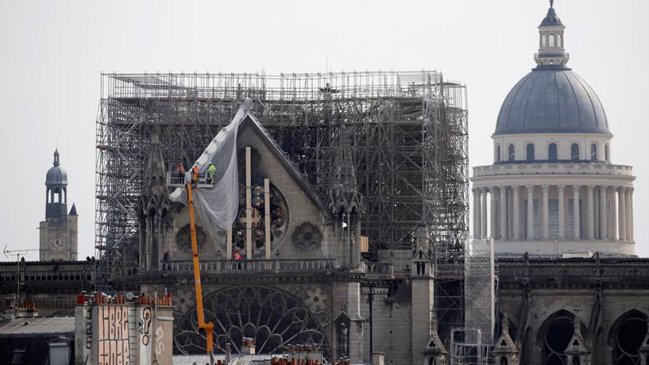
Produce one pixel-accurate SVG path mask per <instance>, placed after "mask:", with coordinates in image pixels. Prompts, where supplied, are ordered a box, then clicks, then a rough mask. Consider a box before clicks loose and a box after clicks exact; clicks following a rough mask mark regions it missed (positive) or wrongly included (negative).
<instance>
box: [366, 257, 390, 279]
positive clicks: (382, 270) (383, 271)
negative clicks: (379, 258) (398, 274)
mask: <svg viewBox="0 0 649 365" xmlns="http://www.w3.org/2000/svg"><path fill="white" fill-rule="evenodd" d="M363 268H364V269H365V273H366V274H367V276H390V277H392V276H394V264H392V263H391V262H372V261H363Z"/></svg>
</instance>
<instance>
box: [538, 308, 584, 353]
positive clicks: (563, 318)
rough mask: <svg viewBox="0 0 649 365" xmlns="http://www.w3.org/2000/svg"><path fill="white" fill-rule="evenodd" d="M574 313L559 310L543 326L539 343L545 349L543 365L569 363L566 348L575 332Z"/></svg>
mask: <svg viewBox="0 0 649 365" xmlns="http://www.w3.org/2000/svg"><path fill="white" fill-rule="evenodd" d="M574 320H575V316H574V314H572V313H570V312H567V311H559V312H557V313H555V314H553V315H552V316H550V318H548V319H547V320H546V321H545V322H544V323H543V325H542V326H541V328H540V330H539V334H538V336H539V337H538V338H537V344H538V345H539V346H540V347H541V348H542V349H543V358H542V359H543V361H542V364H543V365H554V364H568V362H567V356H566V354H565V350H566V348H567V347H568V343H569V342H570V339H571V338H572V335H573V334H574V332H575V331H574Z"/></svg>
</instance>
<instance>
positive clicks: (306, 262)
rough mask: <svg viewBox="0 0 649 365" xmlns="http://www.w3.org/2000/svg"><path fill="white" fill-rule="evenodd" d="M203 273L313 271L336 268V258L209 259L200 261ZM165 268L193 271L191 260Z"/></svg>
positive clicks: (166, 269) (177, 262) (172, 263)
mask: <svg viewBox="0 0 649 365" xmlns="http://www.w3.org/2000/svg"><path fill="white" fill-rule="evenodd" d="M199 265H200V269H201V273H237V272H241V271H252V272H256V273H263V272H267V273H285V272H313V271H328V270H333V269H334V259H277V260H241V261H234V260H209V261H201V262H200V263H199ZM163 266H164V268H163V270H165V271H171V272H191V271H192V270H194V266H193V263H192V261H191V260H186V261H170V262H169V263H167V264H166V265H163Z"/></svg>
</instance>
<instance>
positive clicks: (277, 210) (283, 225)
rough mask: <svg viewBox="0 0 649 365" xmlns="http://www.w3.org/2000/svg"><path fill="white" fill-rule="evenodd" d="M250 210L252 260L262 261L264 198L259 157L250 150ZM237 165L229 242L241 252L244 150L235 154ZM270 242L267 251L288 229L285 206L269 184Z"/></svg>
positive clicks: (244, 223)
mask: <svg viewBox="0 0 649 365" xmlns="http://www.w3.org/2000/svg"><path fill="white" fill-rule="evenodd" d="M250 154H251V156H250V165H251V166H250V172H251V187H250V190H251V208H252V242H253V243H252V256H253V258H263V257H264V255H265V251H266V227H265V213H266V197H265V192H264V178H265V177H266V176H264V175H263V173H262V172H261V169H260V163H261V160H262V156H261V154H260V152H259V151H258V150H257V149H256V148H254V147H253V148H251V153H250ZM238 162H239V167H238V168H239V211H238V214H237V220H236V221H235V222H234V225H233V229H232V232H233V235H232V240H233V243H234V246H235V247H237V248H239V249H240V250H241V252H245V251H244V249H245V246H246V220H247V214H246V166H245V162H246V159H245V149H241V150H239V152H238ZM269 201H270V242H271V249H272V250H275V249H276V248H277V243H278V242H281V241H282V240H283V238H284V235H285V233H286V230H287V228H288V221H289V211H288V204H287V203H286V200H285V199H284V196H283V195H282V193H281V192H280V191H279V189H278V188H277V187H276V186H275V185H273V183H272V181H271V182H270V198H269Z"/></svg>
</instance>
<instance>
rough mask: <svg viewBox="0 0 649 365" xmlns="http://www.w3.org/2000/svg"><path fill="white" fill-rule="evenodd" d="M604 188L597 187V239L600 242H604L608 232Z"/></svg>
mask: <svg viewBox="0 0 649 365" xmlns="http://www.w3.org/2000/svg"><path fill="white" fill-rule="evenodd" d="M607 216H608V215H607V214H606V186H604V185H602V186H600V187H599V236H600V237H599V238H600V239H601V240H606V238H607V236H608V232H607V230H606V228H607V227H606V224H607V223H608V222H607V221H606V217H607Z"/></svg>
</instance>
